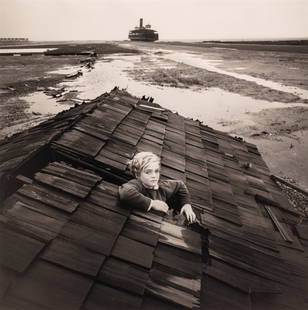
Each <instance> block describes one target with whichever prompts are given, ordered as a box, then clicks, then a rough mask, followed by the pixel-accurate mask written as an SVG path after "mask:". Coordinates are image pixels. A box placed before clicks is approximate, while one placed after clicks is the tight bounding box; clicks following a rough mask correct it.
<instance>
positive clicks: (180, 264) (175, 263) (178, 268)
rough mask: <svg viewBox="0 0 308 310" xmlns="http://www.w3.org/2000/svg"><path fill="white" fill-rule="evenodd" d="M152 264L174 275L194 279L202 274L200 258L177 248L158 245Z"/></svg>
mask: <svg viewBox="0 0 308 310" xmlns="http://www.w3.org/2000/svg"><path fill="white" fill-rule="evenodd" d="M154 263H158V264H160V265H162V266H166V267H168V268H170V269H171V270H174V271H175V272H176V274H178V275H183V276H186V277H191V278H196V277H199V276H200V275H201V273H202V269H203V267H202V266H203V265H202V257H201V255H197V254H194V253H192V252H188V251H185V250H182V249H179V248H175V247H172V246H169V245H165V244H162V243H158V246H157V248H156V250H155V256H154Z"/></svg>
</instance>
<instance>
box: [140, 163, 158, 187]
mask: <svg viewBox="0 0 308 310" xmlns="http://www.w3.org/2000/svg"><path fill="white" fill-rule="evenodd" d="M159 177H160V165H159V163H158V162H153V163H149V164H148V165H147V166H146V167H145V168H143V169H142V171H141V172H140V175H139V177H138V179H139V180H140V181H141V182H142V184H143V185H144V186H145V187H148V188H152V187H154V186H156V185H157V183H158V181H159Z"/></svg>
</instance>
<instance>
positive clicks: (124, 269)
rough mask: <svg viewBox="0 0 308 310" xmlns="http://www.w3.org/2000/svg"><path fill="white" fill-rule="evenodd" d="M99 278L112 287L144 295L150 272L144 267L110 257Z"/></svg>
mask: <svg viewBox="0 0 308 310" xmlns="http://www.w3.org/2000/svg"><path fill="white" fill-rule="evenodd" d="M98 279H99V281H101V282H103V283H105V284H108V285H110V286H112V287H116V288H119V289H123V290H125V291H128V292H130V293H134V294H138V295H141V296H143V294H144V289H145V286H146V284H147V281H148V279H149V274H148V271H147V270H146V269H144V268H142V267H139V266H136V265H133V264H128V263H126V262H123V261H120V260H118V259H115V258H112V257H109V258H108V260H107V261H106V263H105V264H104V266H103V268H102V270H101V271H100V273H99V275H98Z"/></svg>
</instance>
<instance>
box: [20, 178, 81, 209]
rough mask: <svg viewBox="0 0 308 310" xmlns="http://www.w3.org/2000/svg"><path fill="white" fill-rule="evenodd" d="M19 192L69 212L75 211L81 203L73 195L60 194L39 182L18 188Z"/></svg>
mask: <svg viewBox="0 0 308 310" xmlns="http://www.w3.org/2000/svg"><path fill="white" fill-rule="evenodd" d="M18 193H19V194H21V195H24V196H26V197H29V198H31V199H34V200H36V201H39V202H41V203H44V204H46V205H49V206H51V207H54V208H57V209H59V210H64V211H66V212H69V213H72V212H73V211H75V210H76V208H77V206H78V205H79V202H78V201H77V200H75V199H74V198H73V197H71V196H68V195H65V193H63V194H60V193H59V192H56V191H53V190H52V189H49V188H46V187H43V186H40V185H38V184H33V185H29V184H25V185H23V186H22V187H21V188H20V189H19V190H18Z"/></svg>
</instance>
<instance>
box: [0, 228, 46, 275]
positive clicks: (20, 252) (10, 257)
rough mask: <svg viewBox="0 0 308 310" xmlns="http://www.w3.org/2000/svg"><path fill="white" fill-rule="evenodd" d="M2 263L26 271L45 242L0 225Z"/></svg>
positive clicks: (13, 268) (0, 260) (18, 270)
mask: <svg viewBox="0 0 308 310" xmlns="http://www.w3.org/2000/svg"><path fill="white" fill-rule="evenodd" d="M0 244H1V248H2V251H1V255H0V264H1V265H2V266H5V267H7V268H10V269H12V270H15V271H17V272H24V271H25V270H26V269H27V268H28V266H29V265H30V264H31V263H32V261H34V260H35V258H36V256H37V255H38V254H39V252H40V251H41V250H42V249H43V247H44V246H45V244H44V243H42V242H40V241H37V240H35V239H32V238H30V237H27V236H25V235H22V234H19V233H17V232H14V231H12V230H10V229H7V228H2V227H0Z"/></svg>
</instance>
